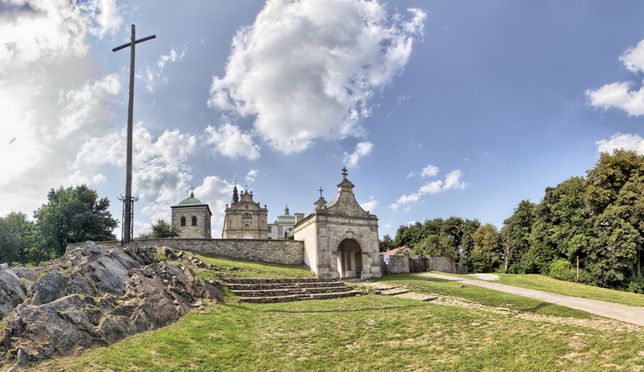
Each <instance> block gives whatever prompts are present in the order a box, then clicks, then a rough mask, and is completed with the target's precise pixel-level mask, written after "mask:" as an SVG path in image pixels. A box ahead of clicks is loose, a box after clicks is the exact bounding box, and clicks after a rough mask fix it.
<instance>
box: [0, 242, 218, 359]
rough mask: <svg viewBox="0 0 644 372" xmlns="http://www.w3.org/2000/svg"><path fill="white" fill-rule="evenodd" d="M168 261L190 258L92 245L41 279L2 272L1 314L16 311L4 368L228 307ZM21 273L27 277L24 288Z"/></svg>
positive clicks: (2, 349) (4, 344)
mask: <svg viewBox="0 0 644 372" xmlns="http://www.w3.org/2000/svg"><path fill="white" fill-rule="evenodd" d="M166 259H168V260H176V259H180V260H181V259H183V260H185V259H186V257H185V254H183V253H181V252H178V251H174V250H171V249H168V248H165V247H160V248H159V247H145V248H138V249H135V248H130V247H128V248H125V249H121V248H107V247H100V246H97V245H96V244H94V243H92V242H87V243H85V244H82V245H79V246H75V247H73V248H70V249H68V251H67V252H66V253H65V255H64V256H62V257H61V258H59V259H57V260H54V261H52V262H51V263H50V264H49V265H48V267H45V268H41V270H42V271H41V273H40V274H37V273H36V274H34V273H28V272H22V271H20V270H18V271H15V270H11V271H8V270H3V271H0V296H3V295H4V296H5V298H9V299H11V301H9V302H7V304H6V306H5V307H6V309H4V308H2V307H0V312H2V311H3V310H7V309H10V308H12V307H13V306H15V305H12V304H16V305H17V306H16V307H15V309H13V310H12V311H11V312H10V313H9V314H8V315H7V316H6V317H5V319H4V324H3V331H2V336H1V337H0V354H1V355H2V356H3V358H4V360H5V361H17V363H18V364H19V365H24V364H29V363H31V362H36V361H40V360H44V359H47V358H51V357H55V356H61V355H65V354H69V353H70V352H73V351H75V350H78V349H81V348H85V347H89V346H92V345H106V344H111V343H113V342H116V341H118V340H120V339H122V338H124V337H127V336H129V335H132V334H135V333H139V332H143V331H147V330H151V329H155V328H159V327H163V326H165V325H168V324H171V323H173V322H175V321H177V320H178V319H179V318H180V317H181V316H182V315H184V314H186V313H187V312H188V310H190V309H191V308H193V307H199V306H202V304H203V300H204V299H211V300H214V301H223V294H222V291H221V289H220V288H219V287H218V286H216V285H215V284H214V283H211V282H206V281H203V280H201V279H199V278H197V277H196V276H195V274H194V272H193V271H192V270H190V269H189V268H187V267H182V266H177V265H174V264H171V263H168V262H167V261H166ZM18 272H20V273H22V275H23V276H25V279H23V280H22V284H21V280H20V279H21V277H20V276H19V275H18ZM28 275H31V276H29V278H27V276H28ZM4 276H6V277H7V278H8V279H7V278H5V277H4ZM30 278H31V279H32V280H29V279H30ZM32 282H33V285H32ZM6 283H10V285H6ZM5 288H9V290H6V289H5ZM3 290H4V292H2V291H3ZM21 291H22V292H21ZM25 292H26V293H25ZM3 293H5V294H3ZM3 315H4V313H3Z"/></svg>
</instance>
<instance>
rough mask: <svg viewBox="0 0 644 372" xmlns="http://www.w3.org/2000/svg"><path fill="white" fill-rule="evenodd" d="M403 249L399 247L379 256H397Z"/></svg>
mask: <svg viewBox="0 0 644 372" xmlns="http://www.w3.org/2000/svg"><path fill="white" fill-rule="evenodd" d="M403 248H405V247H399V248H394V249H390V250H388V251H385V252H380V254H381V255H383V256H384V255H386V254H388V255H390V256H392V255H394V254H398V251H399V250H401V249H403Z"/></svg>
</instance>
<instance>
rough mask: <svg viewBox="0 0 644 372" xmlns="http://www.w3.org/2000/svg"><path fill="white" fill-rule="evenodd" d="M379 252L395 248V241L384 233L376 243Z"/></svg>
mask: <svg viewBox="0 0 644 372" xmlns="http://www.w3.org/2000/svg"><path fill="white" fill-rule="evenodd" d="M378 248H379V250H380V252H386V251H388V250H391V249H394V248H396V243H395V242H394V241H393V239H391V236H389V235H385V236H383V237H382V240H381V241H380V242H379V244H378Z"/></svg>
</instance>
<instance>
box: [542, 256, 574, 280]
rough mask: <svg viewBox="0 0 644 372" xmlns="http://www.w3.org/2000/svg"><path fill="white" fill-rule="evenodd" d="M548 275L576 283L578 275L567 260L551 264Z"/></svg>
mask: <svg viewBox="0 0 644 372" xmlns="http://www.w3.org/2000/svg"><path fill="white" fill-rule="evenodd" d="M548 275H550V276H551V277H553V278H555V279H560V280H567V281H571V282H572V281H575V279H576V277H577V273H576V270H575V268H574V267H573V266H572V264H571V263H570V262H569V261H568V260H565V259H557V260H554V261H552V262H551V263H550V270H549V271H548Z"/></svg>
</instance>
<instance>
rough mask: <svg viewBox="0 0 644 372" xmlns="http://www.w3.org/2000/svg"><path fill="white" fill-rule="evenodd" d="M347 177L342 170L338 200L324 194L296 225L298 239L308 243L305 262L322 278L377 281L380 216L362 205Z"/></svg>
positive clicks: (378, 274) (305, 245) (344, 170)
mask: <svg viewBox="0 0 644 372" xmlns="http://www.w3.org/2000/svg"><path fill="white" fill-rule="evenodd" d="M347 175H348V173H347V170H346V168H344V169H342V182H340V184H338V193H337V195H336V197H335V199H333V200H332V201H330V202H328V203H327V201H326V200H324V198H323V197H322V195H320V199H318V201H317V202H315V211H314V212H313V213H311V214H310V215H308V216H307V217H306V218H304V219H302V220H301V221H299V222H298V223H297V224H296V225H295V227H294V229H293V230H294V235H295V240H303V241H304V263H306V264H307V265H308V266H309V267H310V268H311V270H312V271H313V272H314V273H315V274H317V275H318V276H320V277H324V278H338V277H339V278H362V279H368V278H377V277H380V276H382V274H381V272H380V258H379V257H378V217H376V216H375V215H373V214H370V213H369V212H368V211H365V210H364V209H362V207H361V206H360V204H358V202H357V200H356V198H355V195H354V194H353V188H354V185H353V183H351V181H349V180H348V179H347Z"/></svg>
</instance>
